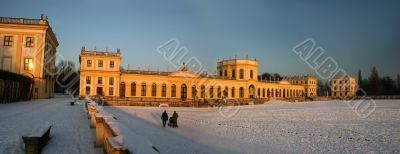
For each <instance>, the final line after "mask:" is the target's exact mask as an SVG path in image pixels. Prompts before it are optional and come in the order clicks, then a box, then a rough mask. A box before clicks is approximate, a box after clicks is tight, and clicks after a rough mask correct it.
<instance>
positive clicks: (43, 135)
mask: <svg viewBox="0 0 400 154" xmlns="http://www.w3.org/2000/svg"><path fill="white" fill-rule="evenodd" d="M51 127H52V125H51V124H50V123H45V124H43V125H41V126H40V127H38V128H36V129H34V130H33V131H32V132H31V133H29V134H27V135H26V136H22V139H23V140H24V143H25V153H26V154H39V153H41V151H42V149H43V147H44V146H45V145H46V143H47V141H49V140H50V129H51Z"/></svg>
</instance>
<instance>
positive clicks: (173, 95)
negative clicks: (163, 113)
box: [171, 84, 176, 97]
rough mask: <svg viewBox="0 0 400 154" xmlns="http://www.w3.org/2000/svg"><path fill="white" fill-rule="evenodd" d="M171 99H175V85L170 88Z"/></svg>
mask: <svg viewBox="0 0 400 154" xmlns="http://www.w3.org/2000/svg"><path fill="white" fill-rule="evenodd" d="M171 97H176V85H174V84H173V85H172V86H171Z"/></svg>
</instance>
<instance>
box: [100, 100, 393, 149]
mask: <svg viewBox="0 0 400 154" xmlns="http://www.w3.org/2000/svg"><path fill="white" fill-rule="evenodd" d="M376 104H377V107H376V110H375V111H374V112H373V114H372V115H370V116H369V117H368V118H360V117H359V116H357V114H356V113H355V111H354V110H353V109H351V108H350V107H348V106H347V105H346V104H344V103H343V102H341V101H329V102H301V103H295V104H292V103H288V102H282V101H271V102H268V103H266V104H264V105H255V106H242V107H240V108H239V112H238V113H237V114H236V115H235V116H233V117H231V118H226V117H224V116H223V115H221V114H220V112H219V110H218V108H154V107H122V106H121V107H111V106H106V107H104V109H105V110H106V111H108V112H109V113H112V114H114V115H115V117H116V118H117V119H118V121H120V122H122V123H123V124H125V125H126V126H127V127H128V128H130V129H131V130H132V131H134V132H135V133H137V134H140V135H143V136H145V137H147V138H148V139H149V140H150V141H151V142H152V143H153V144H154V145H155V147H157V148H158V149H159V150H160V151H161V153H221V152H222V153H400V100H377V101H376ZM164 109H166V110H167V111H168V114H169V115H172V112H173V111H175V110H176V111H177V112H178V114H179V120H178V123H179V128H169V127H167V128H165V129H164V128H162V127H161V121H160V115H161V112H162V111H163V110H164ZM235 109H236V108H233V109H232V110H225V109H223V110H222V111H226V112H224V113H228V114H229V111H235ZM224 115H226V114H224Z"/></svg>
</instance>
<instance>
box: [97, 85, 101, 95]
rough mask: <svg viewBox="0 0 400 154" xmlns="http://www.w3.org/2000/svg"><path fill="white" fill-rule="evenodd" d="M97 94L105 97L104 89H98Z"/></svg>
mask: <svg viewBox="0 0 400 154" xmlns="http://www.w3.org/2000/svg"><path fill="white" fill-rule="evenodd" d="M96 93H97V95H103V87H97V89H96Z"/></svg>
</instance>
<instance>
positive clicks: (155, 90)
mask: <svg viewBox="0 0 400 154" xmlns="http://www.w3.org/2000/svg"><path fill="white" fill-rule="evenodd" d="M151 96H157V84H156V83H153V85H152V86H151Z"/></svg>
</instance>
